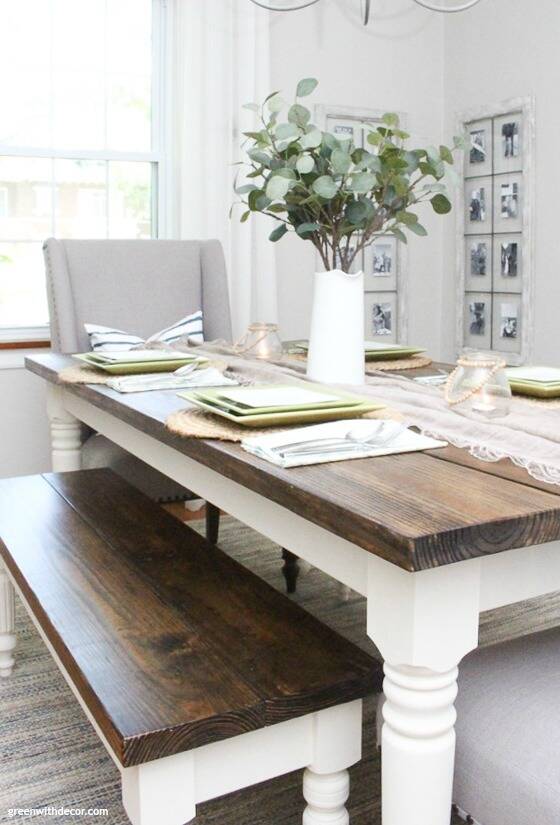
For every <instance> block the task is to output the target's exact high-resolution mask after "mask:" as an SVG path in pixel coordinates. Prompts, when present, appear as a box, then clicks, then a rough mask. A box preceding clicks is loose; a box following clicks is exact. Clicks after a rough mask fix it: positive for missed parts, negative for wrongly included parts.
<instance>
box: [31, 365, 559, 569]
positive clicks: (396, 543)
mask: <svg viewBox="0 0 560 825" xmlns="http://www.w3.org/2000/svg"><path fill="white" fill-rule="evenodd" d="M71 364H72V365H74V364H75V361H72V359H71V358H70V357H69V356H64V355H56V354H49V355H39V356H34V357H32V358H27V359H26V366H27V368H28V369H29V370H31V371H32V372H34V373H36V374H37V375H39V376H40V377H42V378H44V379H45V380H47V381H49V382H51V383H59V380H58V373H59V372H60V370H62V369H63V368H64V367H67V366H69V365H71ZM429 371H430V370H428V372H429ZM63 386H64V388H65V389H66V390H67V391H68V392H70V393H73V394H74V395H76V396H78V397H80V398H83V399H85V400H86V401H88V402H89V403H91V404H92V405H94V406H95V407H98V408H100V409H102V410H105V411H107V412H108V413H110V414H111V415H114V416H115V417H116V418H117V419H120V420H121V421H125V422H127V423H128V424H130V425H132V426H133V427H136V428H137V429H139V430H141V431H142V432H144V433H146V434H148V435H150V436H152V437H153V438H155V439H157V440H158V441H161V442H162V443H164V444H167V445H169V446H171V447H173V448H174V449H176V450H178V451H179V452H181V453H184V454H185V455H187V456H189V457H190V458H192V459H194V460H195V461H198V462H200V463H201V464H203V465H205V466H207V467H210V468H211V469H213V470H215V471H216V472H218V473H220V474H222V475H225V476H227V477H228V478H230V479H232V480H233V481H236V482H237V483H239V484H242V485H243V486H245V487H246V488H248V489H250V490H253V491H255V492H256V493H259V494H260V495H263V496H265V497H266V498H268V499H270V500H272V501H275V502H276V503H278V504H280V505H282V506H283V507H286V508H287V509H288V510H291V511H293V512H295V513H298V514H299V515H301V516H303V517H304V518H306V519H308V520H309V521H311V522H314V523H315V524H318V525H320V526H321V527H323V528H325V529H326V530H329V531H330V532H332V533H335V534H336V535H338V536H341V537H343V538H345V539H347V540H348V541H350V542H352V543H354V544H356V545H358V546H359V547H361V548H363V549H364V550H366V551H368V552H370V553H374V554H375V555H378V556H380V557H382V558H384V559H386V560H388V561H390V562H392V563H394V564H396V565H398V566H399V567H402V568H404V569H405V570H410V571H417V570H424V569H428V568H432V567H438V566H441V565H445V564H451V563H453V562H457V561H463V560H465V559H469V558H475V557H478V556H484V555H489V554H493V553H499V552H502V551H504V550H510V549H513V548H516V547H527V546H530V545H533V544H544V543H545V542H549V541H555V540H557V539H560V498H559V494H560V488H558V487H555V486H552V485H546V484H542V483H540V482H537V481H535V480H534V479H532V478H531V477H530V476H529V475H528V474H527V473H526V472H525V471H523V470H521V469H520V468H518V467H514V466H513V464H511V463H510V462H506V461H502V462H497V463H495V464H488V463H487V462H482V461H479V460H477V459H474V458H472V456H470V455H469V454H468V452H467V451H464V450H457V449H456V448H453V447H449V448H443V449H439V450H433V451H430V452H423V453H408V454H401V455H393V456H383V457H378V458H367V459H358V460H353V461H342V462H335V463H332V464H322V465H315V466H310V467H298V468H293V469H288V470H285V469H282V468H279V467H275V466H274V465H272V464H269V463H268V462H266V461H263V460H262V459H259V458H257V457H255V456H252V455H250V454H249V453H246V452H245V451H244V450H243V449H242V448H241V447H240V445H239V444H234V443H230V442H223V441H215V440H202V439H195V438H182V437H180V436H177V435H174V434H173V433H171V432H170V431H169V430H168V429H167V428H166V427H165V420H166V418H167V416H168V415H169V414H170V413H171V412H174V411H176V410H179V409H181V408H183V407H184V406H185V402H184V400H182V399H181V398H179V397H178V396H177V394H176V392H175V391H174V390H169V391H158V392H145V393H130V394H126V395H125V394H120V393H117V392H115V391H113V390H110V389H108V388H107V387H105V386H103V385H95V384H93V385H87V384H64V385H63ZM195 492H196V491H195Z"/></svg>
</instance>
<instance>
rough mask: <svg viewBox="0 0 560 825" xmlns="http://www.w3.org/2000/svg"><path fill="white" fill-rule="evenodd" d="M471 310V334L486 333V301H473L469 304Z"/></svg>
mask: <svg viewBox="0 0 560 825" xmlns="http://www.w3.org/2000/svg"><path fill="white" fill-rule="evenodd" d="M469 312H470V321H469V331H470V334H471V335H484V334H485V333H486V304H485V303H484V301H471V303H470V304H469Z"/></svg>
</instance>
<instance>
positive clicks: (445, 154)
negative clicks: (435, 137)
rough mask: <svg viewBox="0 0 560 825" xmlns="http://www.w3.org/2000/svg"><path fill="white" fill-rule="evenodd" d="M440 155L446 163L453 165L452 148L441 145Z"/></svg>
mask: <svg viewBox="0 0 560 825" xmlns="http://www.w3.org/2000/svg"><path fill="white" fill-rule="evenodd" d="M439 156H440V158H441V160H443V161H445V163H449V164H450V165H451V166H452V165H453V155H452V154H451V149H448V148H447V146H440V147H439Z"/></svg>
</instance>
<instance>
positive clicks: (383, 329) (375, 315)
mask: <svg viewBox="0 0 560 825" xmlns="http://www.w3.org/2000/svg"><path fill="white" fill-rule="evenodd" d="M371 322H372V329H373V334H374V335H391V333H392V331H393V321H392V311H391V304H390V303H388V302H386V303H385V302H384V303H375V304H373V306H372V317H371Z"/></svg>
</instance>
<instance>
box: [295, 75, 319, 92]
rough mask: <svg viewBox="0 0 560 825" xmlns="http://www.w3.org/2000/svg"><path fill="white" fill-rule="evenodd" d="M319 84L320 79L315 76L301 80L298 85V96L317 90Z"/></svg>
mask: <svg viewBox="0 0 560 825" xmlns="http://www.w3.org/2000/svg"><path fill="white" fill-rule="evenodd" d="M318 85H319V81H318V80H316V79H315V78H314V77H305V78H304V79H303V80H300V81H299V83H298V85H297V90H296V97H307V95H310V94H311V93H312V92H314V91H315V89H316V88H317V86H318Z"/></svg>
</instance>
